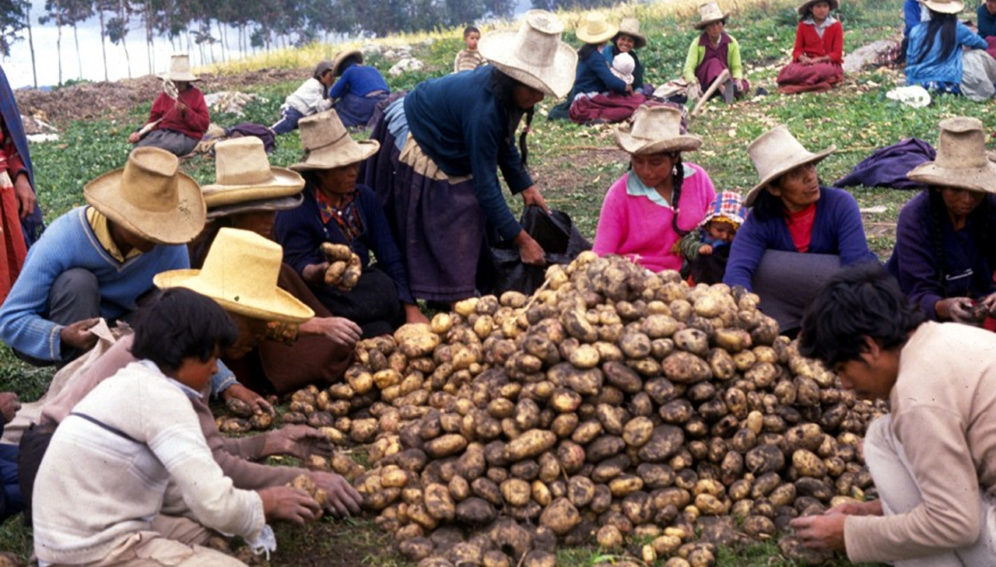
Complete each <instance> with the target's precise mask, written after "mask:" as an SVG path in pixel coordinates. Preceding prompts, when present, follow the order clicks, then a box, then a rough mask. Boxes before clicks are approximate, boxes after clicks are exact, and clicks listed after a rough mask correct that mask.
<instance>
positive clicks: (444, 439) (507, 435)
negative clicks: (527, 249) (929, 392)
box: [284, 252, 882, 567]
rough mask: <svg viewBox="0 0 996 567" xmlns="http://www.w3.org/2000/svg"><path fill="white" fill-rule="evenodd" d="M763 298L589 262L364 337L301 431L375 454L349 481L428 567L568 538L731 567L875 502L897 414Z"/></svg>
mask: <svg viewBox="0 0 996 567" xmlns="http://www.w3.org/2000/svg"><path fill="white" fill-rule="evenodd" d="M757 301H758V300H757V297H756V296H755V295H753V294H751V293H747V292H744V291H743V290H732V291H731V290H730V289H729V288H728V287H726V286H723V285H716V286H711V287H710V286H696V287H689V286H688V285H687V284H686V283H685V282H683V281H681V280H680V278H679V276H678V274H677V273H674V272H670V273H662V274H652V273H649V272H646V271H645V270H643V269H641V268H639V267H637V266H636V265H634V264H632V263H630V262H628V261H626V260H624V259H622V258H618V257H607V258H598V257H597V256H595V255H594V254H592V253H590V252H588V253H583V254H582V255H581V256H579V257H578V259H577V260H575V261H574V262H573V263H572V264H570V265H569V266H567V267H562V266H551V267H550V268H549V269H548V271H547V281H546V284H545V286H544V288H541V290H540V291H538V292H537V293H536V294H534V296H532V297H526V296H524V295H522V294H519V293H515V292H508V293H505V294H503V295H502V296H501V298H500V299H497V298H495V297H494V296H487V297H482V298H473V299H468V300H465V301H462V302H460V303H458V304H457V305H456V306H455V312H454V313H440V314H437V315H436V316H435V317H434V318H433V319H432V322H431V324H417V325H405V326H404V327H402V328H401V329H399V330H398V331H397V332H396V333H395V335H394V337H393V339H392V338H391V337H378V338H374V339H368V340H365V341H362V342H361V343H360V344H359V345H358V349H357V362H356V363H355V364H354V365H353V366H352V367H351V368H350V369H349V370H348V371H347V373H346V380H347V381H346V383H344V384H338V385H334V386H332V387H331V388H329V389H327V390H323V391H319V390H318V389H316V388H312V389H310V390H308V389H306V390H301V391H299V392H297V393H295V395H294V396H293V402H292V409H294V410H295V411H293V412H291V413H289V414H287V415H285V416H284V419H285V420H287V421H296V422H306V423H310V424H312V425H316V426H321V427H323V430H324V431H325V432H326V434H327V435H329V437H330V438H331V439H333V441H336V442H339V443H348V442H352V443H357V444H366V445H368V451H369V458H370V462H371V464H372V465H373V468H372V469H371V470H368V471H364V470H363V469H362V468H360V467H359V466H358V465H356V464H355V463H353V462H352V461H351V460H350V459H348V458H346V457H340V458H336V459H334V460H333V462H332V463H331V466H332V468H333V469H335V470H336V471H337V472H339V473H341V474H344V475H346V476H347V477H349V478H352V479H354V483H355V485H356V486H357V488H358V489H359V490H360V492H361V493H363V495H364V497H365V499H366V505H367V506H368V507H369V508H370V509H372V510H375V511H377V513H378V514H379V515H378V518H377V522H378V524H379V525H380V526H381V527H382V528H383V529H385V530H387V531H389V532H392V533H393V534H394V536H395V538H396V540H397V541H398V542H399V549H400V551H401V553H403V554H404V555H406V556H407V557H409V558H410V559H412V560H414V561H418V562H419V565H422V566H426V567H428V566H435V567H445V566H455V565H486V566H502V565H506V566H514V565H524V566H530V567H535V566H547V565H550V566H553V565H555V564H556V559H555V555H554V552H555V549H556V546H557V545H558V544H559V543H563V544H566V545H585V544H597V545H599V546H601V547H603V548H605V549H607V550H612V551H613V552H614V553H626V552H628V553H632V554H633V555H636V556H637V557H639V558H640V559H641V560H642V561H644V562H645V563H647V564H653V563H654V562H655V561H657V560H658V559H659V560H660V564H663V565H667V566H668V567H677V566H684V565H693V566H707V565H712V564H714V562H715V554H716V545H717V544H729V543H736V542H738V541H744V540H746V539H766V538H770V537H772V536H774V535H775V534H776V532H778V531H779V530H781V529H783V528H784V527H785V524H786V523H787V522H788V520H789V519H790V518H792V517H795V516H798V515H800V514H809V513H817V512H820V511H823V510H824V509H826V508H827V507H829V506H832V505H835V504H837V503H840V502H842V501H845V500H846V499H852V498H853V499H863V498H864V497H865V493H866V491H868V490H869V489H871V476H870V475H869V473H868V471H867V469H866V468H865V467H864V466H863V463H862V461H861V459H860V456H859V441H860V438H861V436H862V435H863V433H864V430H865V427H866V425H867V423H868V422H869V421H870V419H871V418H873V417H875V416H877V415H878V414H880V413H881V411H882V408H880V407H875V406H873V405H871V404H868V403H865V402H860V401H857V400H856V399H855V398H854V396H853V395H852V394H850V393H848V392H845V391H842V390H840V389H838V388H837V387H836V386H835V382H836V377H835V376H834V375H833V374H832V373H830V372H828V371H826V370H825V369H824V368H823V367H822V366H820V365H819V364H817V363H815V362H814V361H812V360H809V359H806V358H804V357H802V356H800V355H799V354H798V353H797V352H796V350H795V348H794V345H792V344H791V343H790V342H789V341H788V339H786V338H785V337H781V336H779V335H778V328H777V325H776V323H775V322H774V320H773V319H771V318H770V317H767V316H765V315H764V314H763V313H761V312H760V311H758V310H757ZM288 418H290V419H289V420H288ZM316 464H317V465H318V466H321V465H322V463H316ZM783 549H784V550H785V551H786V552H790V553H791V554H793V555H794V554H796V553H799V547H798V545H797V542H793V541H792V540H791V539H788V538H786V539H784V540H783ZM810 558H811V559H819V558H818V557H816V558H813V557H810ZM665 559H666V561H665Z"/></svg>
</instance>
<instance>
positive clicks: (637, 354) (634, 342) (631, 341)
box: [619, 331, 651, 358]
mask: <svg viewBox="0 0 996 567" xmlns="http://www.w3.org/2000/svg"><path fill="white" fill-rule="evenodd" d="M619 348H620V349H621V350H622V352H623V354H624V355H626V356H627V357H629V358H643V357H645V356H647V355H649V354H650V348H651V344H650V337H648V336H647V335H646V334H644V333H641V332H636V331H623V334H622V337H620V338H619Z"/></svg>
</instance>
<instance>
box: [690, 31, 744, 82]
mask: <svg viewBox="0 0 996 567" xmlns="http://www.w3.org/2000/svg"><path fill="white" fill-rule="evenodd" d="M703 35H705V32H703V33H701V34H699V35H697V36H695V39H693V40H692V44H691V45H690V46H688V56H687V57H685V68H684V70H683V71H682V76H683V77H684V78H685V80H686V81H688V82H689V83H694V82H696V81H698V79H696V78H695V70H696V69H698V68H699V65H701V64H702V60H703V59H705V47H704V46H702V45H700V44H699V40H700V39H701V38H702V36H703ZM723 36H725V37H728V38H730V44H729V46H727V48H726V66H727V67H729V68H730V76H731V77H733V78H734V79H743V78H744V68H743V65H742V64H741V63H740V44H739V43H737V40H736V39H734V38H733V36H732V35H730V34H728V33H726V32H723ZM708 86H709V85H702V90H705V89H706V88H708Z"/></svg>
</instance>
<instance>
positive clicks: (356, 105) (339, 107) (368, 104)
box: [332, 93, 387, 128]
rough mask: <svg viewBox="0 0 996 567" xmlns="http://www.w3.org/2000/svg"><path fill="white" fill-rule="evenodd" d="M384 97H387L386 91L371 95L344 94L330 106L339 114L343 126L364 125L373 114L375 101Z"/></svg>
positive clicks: (375, 106)
mask: <svg viewBox="0 0 996 567" xmlns="http://www.w3.org/2000/svg"><path fill="white" fill-rule="evenodd" d="M385 98H387V94H386V93H385V94H380V95H376V96H371V97H365V96H357V95H354V94H346V95H344V96H343V97H342V98H340V99H339V100H338V101H336V103H335V104H333V105H332V108H334V109H335V111H336V113H337V114H339V119H340V120H342V124H343V125H344V126H345V127H347V128H351V127H354V126H360V127H365V126H366V125H367V122H369V121H370V117H371V116H373V113H374V109H376V108H377V103H379V102H380V101H382V100H384V99H385Z"/></svg>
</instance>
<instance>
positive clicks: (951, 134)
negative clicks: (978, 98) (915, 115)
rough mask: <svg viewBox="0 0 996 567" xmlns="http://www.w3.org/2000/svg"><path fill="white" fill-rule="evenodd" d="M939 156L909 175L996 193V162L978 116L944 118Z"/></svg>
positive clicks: (927, 182)
mask: <svg viewBox="0 0 996 567" xmlns="http://www.w3.org/2000/svg"><path fill="white" fill-rule="evenodd" d="M940 126H941V134H940V139H939V140H938V143H937V157H936V158H935V159H934V161H928V162H927V163H923V164H920V165H918V166H917V167H915V168H914V169H913V170H912V171H910V172H909V173H907V174H906V177H908V178H909V179H911V180H913V181H917V182H919V183H923V184H926V185H944V186H947V187H959V188H961V189H968V190H969V191H982V192H986V193H996V163H993V162H992V161H990V158H989V156H987V155H986V133H985V130H984V129H983V126H982V121H980V120H979V119H978V118H969V117H967V116H957V117H955V118H948V119H947V120H942V121H941V124H940Z"/></svg>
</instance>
